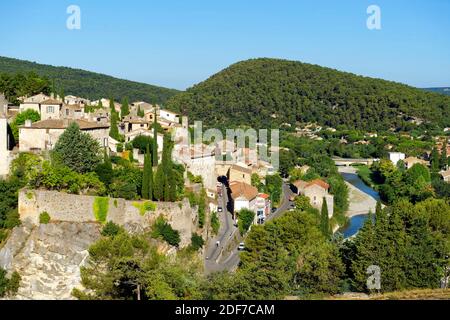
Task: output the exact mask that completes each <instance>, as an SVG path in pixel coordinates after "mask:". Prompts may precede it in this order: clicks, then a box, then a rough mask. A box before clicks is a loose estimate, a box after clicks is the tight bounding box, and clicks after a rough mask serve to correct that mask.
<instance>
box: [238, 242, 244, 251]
mask: <svg viewBox="0 0 450 320" xmlns="http://www.w3.org/2000/svg"><path fill="white" fill-rule="evenodd" d="M244 249H245V245H244V243H243V242H241V243H239V247H238V250H239V251H242V250H244Z"/></svg>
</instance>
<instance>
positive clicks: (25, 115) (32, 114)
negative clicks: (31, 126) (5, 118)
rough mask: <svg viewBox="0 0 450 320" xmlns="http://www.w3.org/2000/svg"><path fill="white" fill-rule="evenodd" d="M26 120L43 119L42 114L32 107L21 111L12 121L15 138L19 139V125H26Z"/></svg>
mask: <svg viewBox="0 0 450 320" xmlns="http://www.w3.org/2000/svg"><path fill="white" fill-rule="evenodd" d="M26 120H31V122H36V121H39V120H41V115H40V114H39V112H37V111H35V110H32V109H27V110H25V111H23V112H21V113H19V114H18V115H17V116H16V118H15V119H14V120H13V122H12V123H11V131H12V134H13V136H14V140H16V141H19V127H20V126H22V125H24V124H25V121H26Z"/></svg>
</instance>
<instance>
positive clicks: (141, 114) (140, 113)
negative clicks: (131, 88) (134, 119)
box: [137, 105, 145, 118]
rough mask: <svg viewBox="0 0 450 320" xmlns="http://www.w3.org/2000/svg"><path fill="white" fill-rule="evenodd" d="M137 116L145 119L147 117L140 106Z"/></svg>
mask: <svg viewBox="0 0 450 320" xmlns="http://www.w3.org/2000/svg"><path fill="white" fill-rule="evenodd" d="M137 116H138V117H141V118H143V117H144V116H145V113H144V110H142V109H141V106H140V105H139V106H138V109H137Z"/></svg>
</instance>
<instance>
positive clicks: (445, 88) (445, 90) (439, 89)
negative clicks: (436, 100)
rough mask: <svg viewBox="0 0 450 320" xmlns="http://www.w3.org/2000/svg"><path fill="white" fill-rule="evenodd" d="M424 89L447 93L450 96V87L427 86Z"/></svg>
mask: <svg viewBox="0 0 450 320" xmlns="http://www.w3.org/2000/svg"><path fill="white" fill-rule="evenodd" d="M424 90H427V91H431V92H437V93H441V94H446V95H448V96H450V87H444V88H425V89H424Z"/></svg>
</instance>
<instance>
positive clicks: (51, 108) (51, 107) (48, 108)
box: [47, 106, 55, 113]
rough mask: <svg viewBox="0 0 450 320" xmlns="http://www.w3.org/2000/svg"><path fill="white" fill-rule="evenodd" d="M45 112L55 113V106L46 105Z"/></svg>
mask: <svg viewBox="0 0 450 320" xmlns="http://www.w3.org/2000/svg"><path fill="white" fill-rule="evenodd" d="M47 113H55V107H54V106H47Z"/></svg>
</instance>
